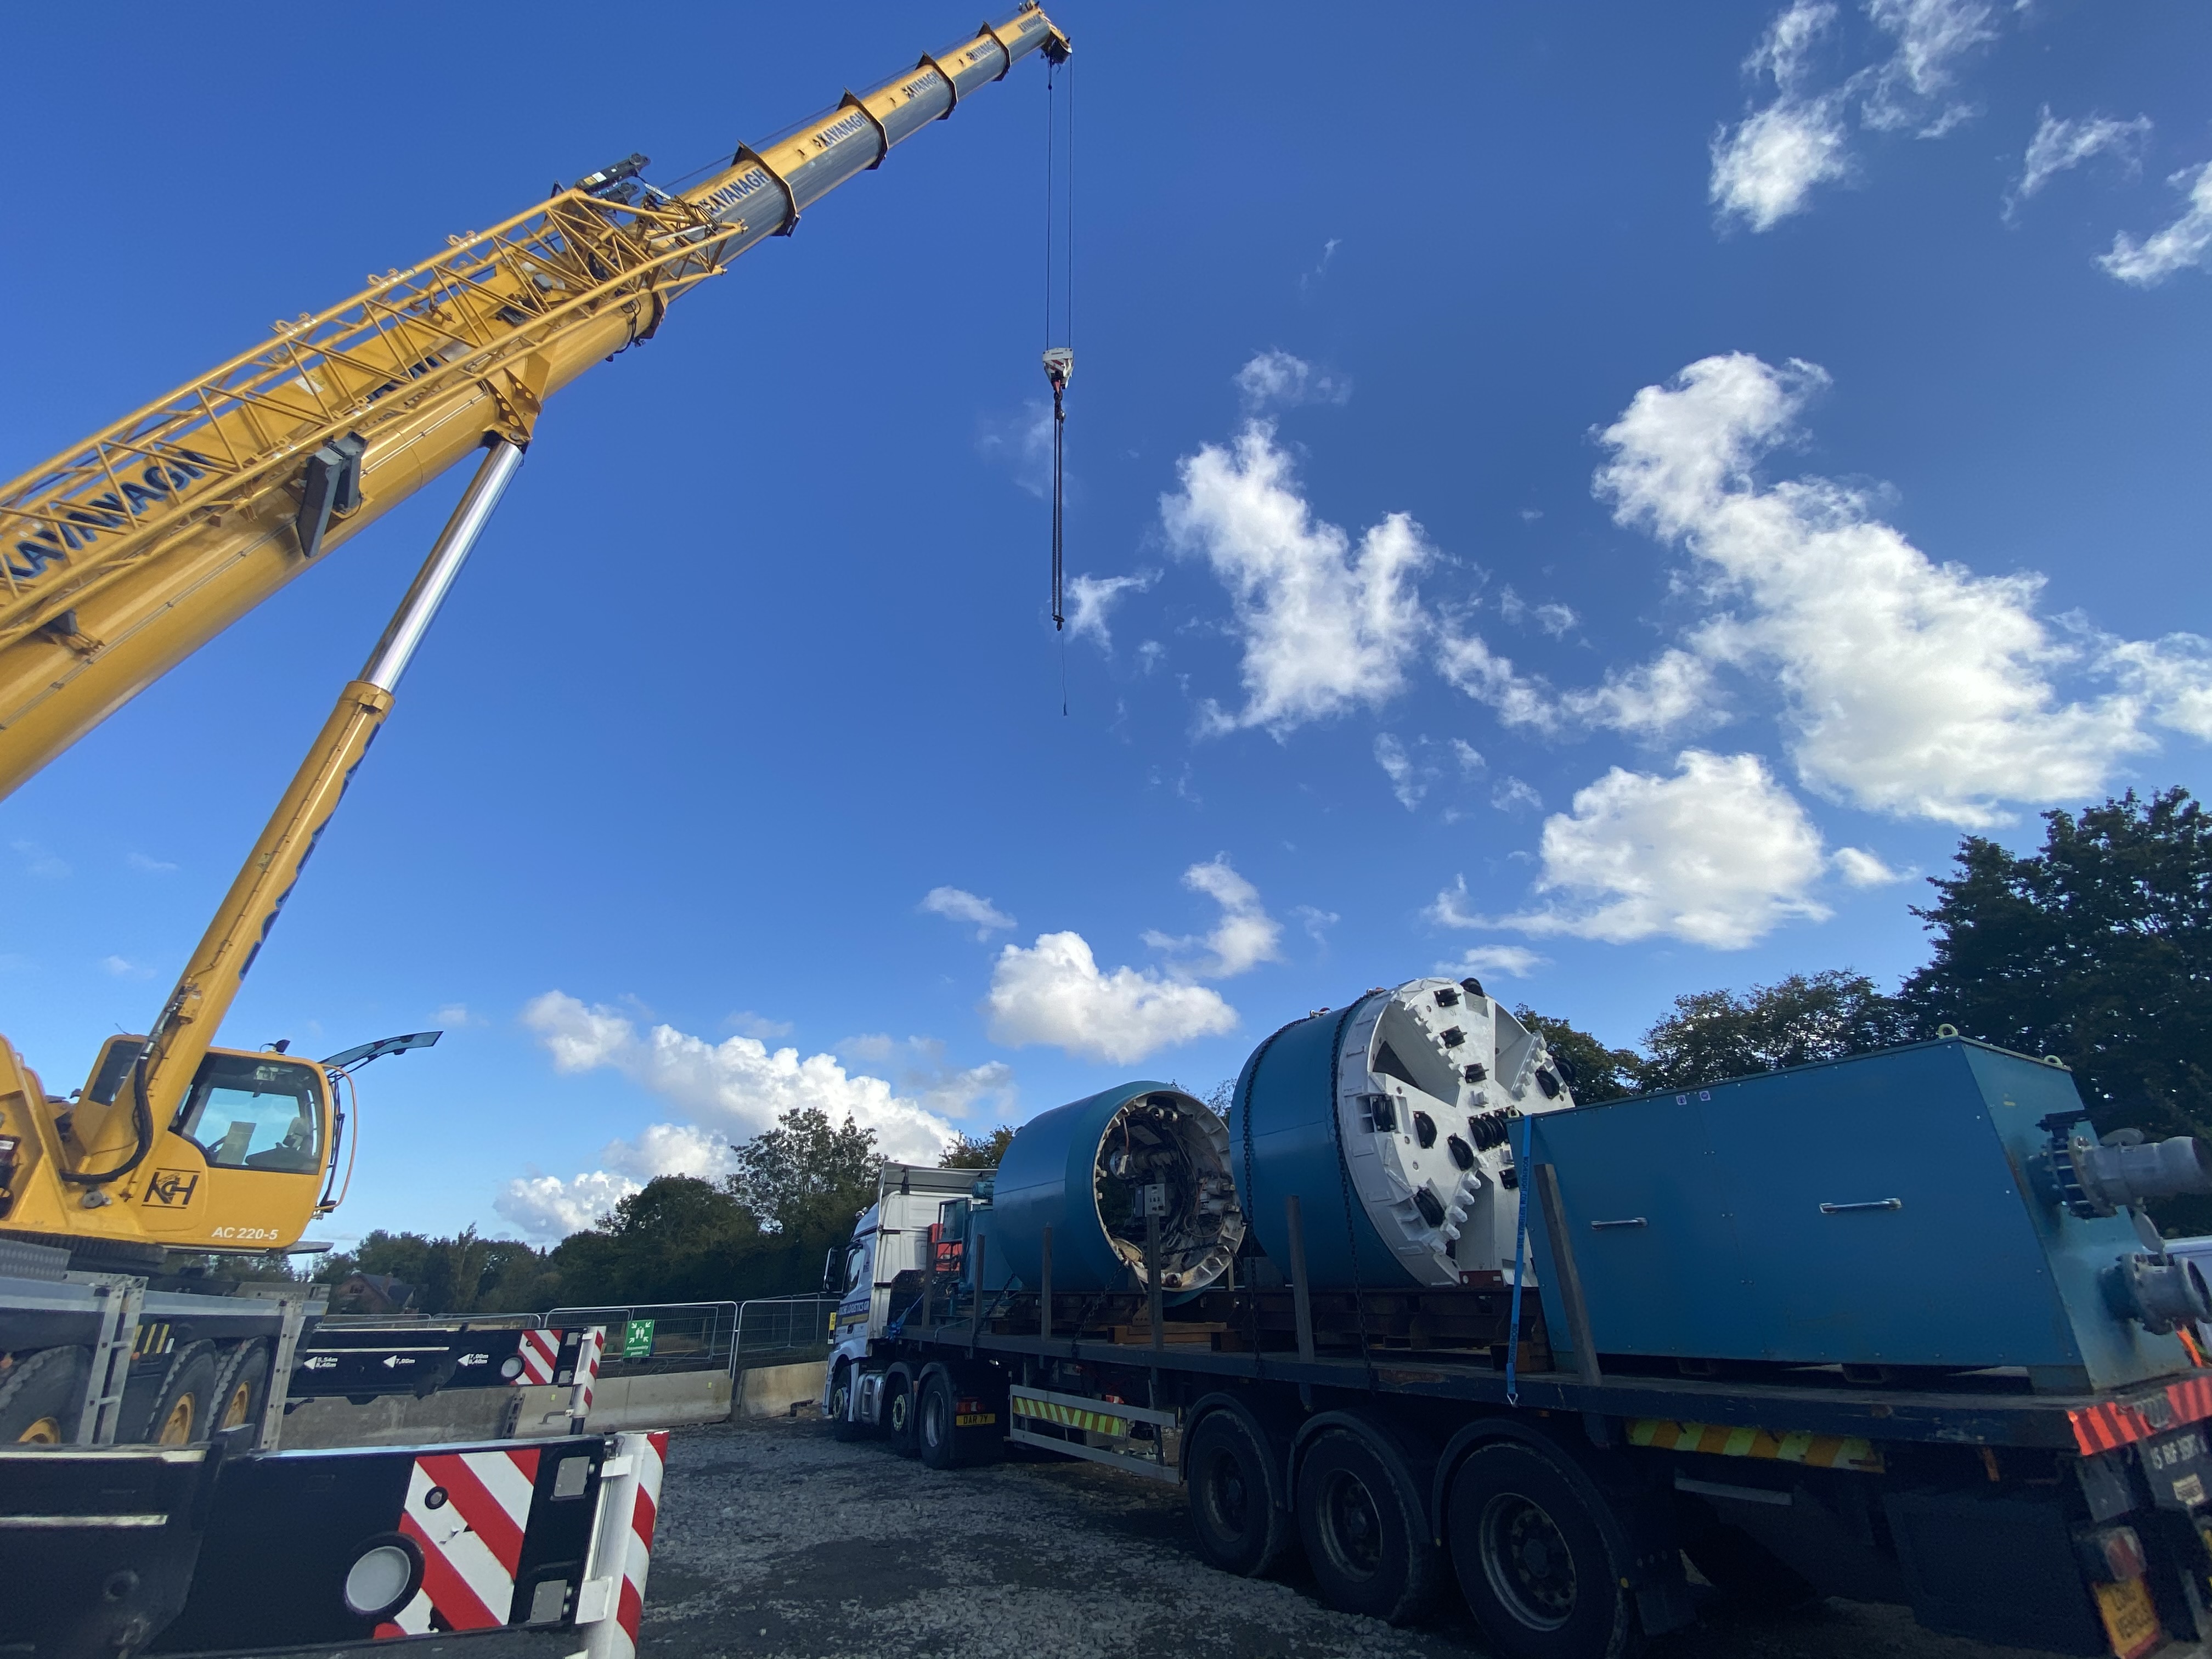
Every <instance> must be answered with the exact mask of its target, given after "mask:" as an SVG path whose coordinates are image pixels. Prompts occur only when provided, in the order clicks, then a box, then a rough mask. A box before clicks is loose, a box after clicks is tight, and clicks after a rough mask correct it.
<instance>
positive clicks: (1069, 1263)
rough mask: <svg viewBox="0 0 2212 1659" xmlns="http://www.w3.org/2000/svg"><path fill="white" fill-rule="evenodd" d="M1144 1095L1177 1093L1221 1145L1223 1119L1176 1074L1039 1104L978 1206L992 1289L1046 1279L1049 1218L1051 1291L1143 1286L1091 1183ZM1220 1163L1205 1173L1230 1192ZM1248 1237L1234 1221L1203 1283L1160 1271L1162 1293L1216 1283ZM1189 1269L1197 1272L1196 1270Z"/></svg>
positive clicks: (1181, 1295)
mask: <svg viewBox="0 0 2212 1659" xmlns="http://www.w3.org/2000/svg"><path fill="white" fill-rule="evenodd" d="M1148 1095H1169V1096H1173V1097H1175V1099H1176V1102H1178V1103H1180V1106H1181V1109H1182V1111H1183V1113H1184V1119H1183V1121H1185V1122H1194V1121H1199V1122H1203V1123H1205V1124H1211V1125H1212V1131H1211V1133H1212V1135H1213V1136H1215V1137H1217V1139H1215V1140H1214V1141H1213V1142H1212V1146H1214V1147H1216V1148H1218V1144H1219V1143H1218V1135H1219V1133H1220V1127H1219V1123H1218V1120H1216V1119H1215V1118H1214V1117H1213V1115H1212V1113H1211V1112H1209V1111H1207V1110H1206V1107H1205V1105H1204V1104H1203V1103H1200V1101H1198V1100H1196V1099H1194V1098H1193V1097H1190V1096H1188V1095H1187V1094H1185V1093H1184V1092H1183V1091H1182V1090H1180V1089H1178V1088H1176V1086H1175V1085H1173V1084H1171V1083H1149V1082H1146V1083H1122V1084H1117V1085H1115V1086H1114V1087H1113V1088H1111V1089H1107V1090H1103V1091H1101V1092H1099V1093H1097V1094H1095V1095H1091V1096H1090V1097H1087V1098H1085V1099H1083V1100H1078V1101H1073V1102H1071V1103H1068V1104H1067V1105H1065V1106H1055V1107H1054V1108H1053V1109H1052V1110H1050V1111H1048V1112H1040V1113H1039V1114H1037V1115H1036V1116H1035V1117H1033V1118H1031V1119H1030V1121H1028V1122H1027V1123H1024V1125H1022V1127H1021V1129H1020V1131H1019V1132H1018V1133H1016V1135H1015V1136H1014V1138H1013V1140H1012V1143H1011V1144H1010V1145H1009V1146H1007V1148H1006V1154H1005V1156H1004V1157H1002V1158H1000V1160H999V1172H998V1176H997V1177H996V1179H995V1180H994V1182H993V1187H992V1196H991V1204H990V1207H989V1208H988V1209H987V1211H984V1212H981V1214H982V1216H983V1217H984V1218H986V1220H985V1223H984V1225H985V1228H986V1231H987V1233H988V1235H989V1237H990V1243H989V1245H988V1246H987V1261H988V1265H987V1267H986V1268H985V1270H984V1271H985V1274H986V1277H987V1279H989V1281H990V1285H989V1286H988V1287H987V1288H991V1289H996V1288H998V1287H999V1286H1000V1285H1005V1284H1006V1283H1007V1282H1008V1281H1009V1279H1010V1278H1011V1279H1012V1280H1015V1281H1018V1283H1019V1284H1020V1285H1023V1286H1024V1287H1027V1288H1030V1289H1034V1288H1036V1286H1037V1285H1039V1284H1040V1283H1041V1282H1042V1278H1043V1273H1044V1245H1043V1240H1044V1230H1045V1229H1046V1228H1047V1227H1050V1228H1051V1229H1052V1283H1053V1289H1054V1291H1055V1292H1057V1291H1127V1290H1134V1289H1137V1288H1139V1285H1140V1281H1141V1275H1140V1274H1139V1273H1135V1272H1133V1271H1132V1268H1131V1265H1130V1264H1129V1263H1128V1262H1127V1261H1125V1260H1124V1258H1123V1257H1122V1256H1121V1254H1120V1253H1119V1252H1117V1251H1116V1250H1115V1248H1114V1245H1113V1243H1112V1242H1111V1241H1110V1240H1109V1237H1108V1235H1107V1231H1106V1226H1105V1224H1104V1222H1103V1220H1102V1219H1101V1218H1100V1216H1099V1213H1098V1196H1097V1186H1096V1184H1095V1183H1096V1179H1097V1163H1098V1158H1099V1156H1100V1149H1101V1145H1102V1143H1103V1141H1104V1140H1105V1139H1106V1138H1107V1135H1108V1133H1109V1130H1110V1129H1111V1127H1112V1126H1113V1124H1114V1121H1115V1118H1116V1116H1117V1115H1119V1114H1120V1113H1121V1109H1123V1108H1124V1107H1126V1106H1129V1105H1130V1104H1131V1103H1133V1102H1140V1101H1142V1100H1143V1099H1144V1098H1145V1097H1146V1096H1148ZM1216 1155H1217V1154H1216V1152H1214V1151H1212V1150H1209V1151H1208V1152H1206V1158H1208V1159H1212V1158H1214V1157H1215V1156H1216ZM1214 1167H1215V1173H1214V1174H1213V1175H1212V1176H1209V1177H1207V1178H1208V1179H1209V1180H1212V1181H1213V1182H1215V1183H1216V1184H1218V1187H1219V1188H1220V1190H1221V1192H1222V1194H1224V1197H1225V1200H1226V1196H1227V1194H1228V1192H1229V1182H1228V1180H1227V1178H1226V1176H1225V1173H1224V1172H1221V1171H1220V1170H1218V1165H1216V1166H1214ZM1196 1195H1197V1194H1196V1188H1195V1187H1194V1186H1192V1187H1191V1188H1190V1189H1189V1191H1188V1193H1186V1196H1193V1197H1195V1196H1196ZM1185 1219H1186V1220H1188V1218H1185ZM1242 1236H1243V1229H1242V1225H1241V1223H1238V1224H1237V1225H1235V1226H1234V1228H1233V1230H1232V1231H1231V1233H1230V1234H1229V1235H1228V1236H1227V1237H1226V1238H1225V1242H1224V1243H1223V1244H1222V1247H1221V1248H1220V1249H1218V1252H1215V1253H1214V1254H1212V1255H1210V1256H1209V1257H1208V1260H1209V1261H1211V1262H1212V1266H1210V1267H1201V1269H1200V1271H1202V1272H1203V1273H1204V1278H1203V1279H1202V1281H1201V1282H1195V1283H1184V1284H1181V1285H1177V1284H1176V1274H1175V1273H1171V1272H1167V1271H1164V1272H1163V1275H1162V1278H1163V1283H1164V1284H1165V1285H1170V1286H1173V1288H1171V1289H1170V1290H1168V1291H1167V1292H1166V1299H1167V1300H1168V1301H1170V1302H1177V1301H1182V1300H1185V1299H1187V1298H1188V1297H1191V1296H1194V1295H1196V1294H1197V1293H1198V1292H1199V1291H1201V1290H1204V1289H1205V1288H1206V1285H1210V1284H1211V1283H1212V1281H1213V1279H1214V1277H1216V1276H1218V1273H1219V1271H1220V1270H1221V1269H1223V1268H1225V1267H1227V1266H1228V1262H1229V1257H1230V1255H1231V1252H1233V1251H1234V1249H1235V1248H1236V1244H1237V1240H1238V1239H1239V1238H1241V1237H1242ZM1192 1277H1193V1278H1194V1279H1196V1278H1197V1277H1198V1274H1197V1273H1193V1275H1192Z"/></svg>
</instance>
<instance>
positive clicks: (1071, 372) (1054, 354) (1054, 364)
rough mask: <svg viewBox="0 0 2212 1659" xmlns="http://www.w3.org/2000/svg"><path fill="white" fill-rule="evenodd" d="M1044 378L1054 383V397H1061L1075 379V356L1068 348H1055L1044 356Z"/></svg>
mask: <svg viewBox="0 0 2212 1659" xmlns="http://www.w3.org/2000/svg"><path fill="white" fill-rule="evenodd" d="M1044 377H1045V379H1046V380H1049V381H1051V382H1052V395H1053V396H1054V397H1055V398H1057V397H1058V396H1060V393H1061V392H1065V391H1066V390H1067V383H1068V382H1069V381H1070V380H1073V379H1074V378H1075V354H1074V353H1073V351H1070V350H1069V349H1067V348H1066V346H1054V347H1053V348H1052V349H1051V350H1049V351H1048V352H1046V353H1045V354H1044Z"/></svg>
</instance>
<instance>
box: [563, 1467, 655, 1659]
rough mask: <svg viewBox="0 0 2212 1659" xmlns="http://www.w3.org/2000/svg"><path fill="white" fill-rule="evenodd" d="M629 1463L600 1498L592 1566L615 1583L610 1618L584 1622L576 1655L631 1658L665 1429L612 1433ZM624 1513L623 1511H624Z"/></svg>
mask: <svg viewBox="0 0 2212 1659" xmlns="http://www.w3.org/2000/svg"><path fill="white" fill-rule="evenodd" d="M616 1443H617V1446H618V1447H619V1449H620V1455H624V1456H626V1457H627V1459H628V1461H629V1468H628V1470H627V1471H626V1473H625V1474H624V1475H623V1478H622V1480H620V1482H619V1485H618V1486H617V1489H616V1490H615V1491H614V1492H611V1494H609V1496H608V1498H607V1499H606V1501H607V1502H608V1503H609V1504H610V1506H611V1507H610V1509H609V1510H608V1512H607V1513H606V1514H605V1515H604V1516H603V1517H602V1520H601V1524H600V1529H599V1541H598V1547H596V1548H595V1549H594V1550H593V1551H592V1572H593V1574H594V1575H595V1576H597V1577H601V1578H603V1579H614V1578H616V1577H619V1578H620V1581H621V1582H620V1583H618V1584H615V1585H612V1586H611V1589H613V1591H614V1607H613V1617H611V1618H603V1619H601V1620H599V1621H598V1622H597V1623H596V1624H592V1625H590V1626H586V1637H585V1639H584V1651H583V1655H582V1656H581V1659H636V1654H637V1625H638V1619H639V1616H640V1615H641V1613H643V1612H644V1611H645V1577H646V1572H647V1569H648V1568H650V1567H651V1566H652V1565H653V1525H654V1523H655V1522H657V1521H659V1518H660V1474H661V1470H662V1468H663V1466H664V1465H665V1463H666V1462H667V1461H668V1431H667V1430H665V1429H656V1430H654V1431H653V1432H652V1433H650V1434H623V1435H618V1436H617V1437H616ZM625 1509H626V1510H627V1511H628V1513H627V1514H626V1515H625V1514H624V1513H623V1510H625Z"/></svg>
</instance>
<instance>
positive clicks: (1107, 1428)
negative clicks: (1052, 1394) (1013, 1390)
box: [1012, 1395, 1129, 1434]
mask: <svg viewBox="0 0 2212 1659" xmlns="http://www.w3.org/2000/svg"><path fill="white" fill-rule="evenodd" d="M1012 1403H1013V1410H1014V1415H1015V1416H1017V1417H1041V1418H1042V1419H1044V1420H1045V1421H1046V1422H1048V1423H1058V1424H1060V1425H1062V1426H1063V1427H1066V1428H1071V1429H1086V1430H1088V1431H1090V1432H1091V1433H1092V1434H1127V1433H1128V1431H1129V1419H1127V1418H1126V1417H1109V1416H1107V1415H1106V1413H1103V1412H1086V1411H1079V1410H1078V1409H1077V1408H1076V1407H1073V1406H1062V1405H1060V1404H1059V1403H1057V1402H1056V1401H1050V1400H1031V1399H1030V1398H1028V1397H1027V1396H1026V1395H1014V1396H1013V1402H1012Z"/></svg>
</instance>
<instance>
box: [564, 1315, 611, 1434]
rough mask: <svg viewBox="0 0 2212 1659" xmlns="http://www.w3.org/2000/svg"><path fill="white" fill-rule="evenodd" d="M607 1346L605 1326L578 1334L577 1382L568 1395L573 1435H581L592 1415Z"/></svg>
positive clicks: (570, 1430)
mask: <svg viewBox="0 0 2212 1659" xmlns="http://www.w3.org/2000/svg"><path fill="white" fill-rule="evenodd" d="M606 1344H607V1333H606V1330H605V1327H603V1326H599V1325H593V1326H591V1327H589V1328H586V1329H585V1330H583V1331H581V1332H580V1333H579V1334H578V1336H577V1340H576V1370H575V1378H576V1380H575V1383H574V1388H573V1389H572V1390H571V1392H570V1394H569V1395H568V1428H569V1432H570V1433H572V1434H581V1433H582V1432H583V1431H584V1424H585V1421H586V1419H588V1418H589V1417H590V1416H591V1414H592V1385H593V1384H594V1383H598V1381H599V1356H600V1354H601V1353H602V1352H604V1351H605V1348H606Z"/></svg>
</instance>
